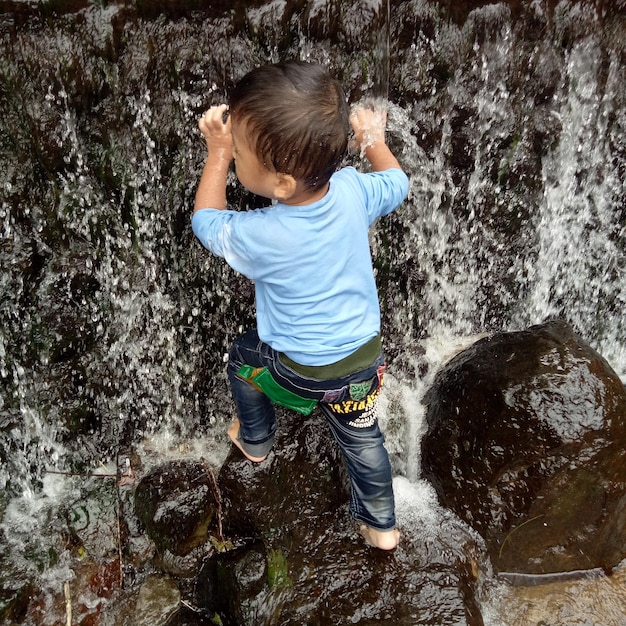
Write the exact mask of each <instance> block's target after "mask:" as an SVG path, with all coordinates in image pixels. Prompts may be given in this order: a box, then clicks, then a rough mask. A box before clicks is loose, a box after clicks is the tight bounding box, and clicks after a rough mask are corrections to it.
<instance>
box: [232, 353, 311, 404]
mask: <svg viewBox="0 0 626 626" xmlns="http://www.w3.org/2000/svg"><path fill="white" fill-rule="evenodd" d="M237 376H239V377H240V378H243V379H244V380H247V381H248V382H250V383H252V384H253V385H254V386H255V387H256V388H257V389H258V390H259V391H261V392H262V393H264V394H265V395H266V396H267V397H268V398H269V399H270V400H271V401H272V402H274V403H275V404H279V405H280V406H284V407H286V408H288V409H292V410H294V411H297V412H298V413H302V415H310V414H311V413H312V412H313V409H314V408H315V407H316V406H317V400H312V399H311V398H303V397H302V396H299V395H298V394H295V393H293V391H289V389H285V388H284V387H282V386H281V385H279V384H278V383H277V382H276V381H275V380H274V378H273V377H272V375H271V373H270V371H269V370H268V369H267V367H252V366H251V365H242V366H241V367H240V368H239V370H238V371H237Z"/></svg>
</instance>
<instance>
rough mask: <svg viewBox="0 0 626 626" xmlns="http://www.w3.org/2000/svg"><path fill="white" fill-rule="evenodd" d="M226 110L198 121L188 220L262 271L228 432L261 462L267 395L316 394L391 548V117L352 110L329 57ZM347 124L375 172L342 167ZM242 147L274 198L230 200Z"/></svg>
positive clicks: (368, 513) (284, 401) (258, 83)
mask: <svg viewBox="0 0 626 626" xmlns="http://www.w3.org/2000/svg"><path fill="white" fill-rule="evenodd" d="M227 109H228V107H227V106H226V105H221V106H217V107H213V108H211V109H210V110H209V111H207V112H206V113H205V115H204V116H203V117H202V119H201V120H200V122H199V127H200V130H201V132H202V134H203V135H204V138H205V141H206V145H207V149H208V156H207V160H206V164H205V166H204V170H203V172H202V176H201V179H200V183H199V186H198V191H197V194H196V200H195V207H194V216H193V219H192V227H193V230H194V233H195V234H196V236H197V237H198V239H199V240H200V241H201V242H202V244H203V245H204V246H205V247H206V248H207V249H209V250H210V251H211V252H213V253H214V254H216V255H217V256H221V257H223V258H225V259H226V261H227V262H228V263H229V265H231V266H232V267H233V268H234V269H235V270H236V271H238V272H240V273H242V274H244V275H245V276H247V277H248V278H250V279H251V280H253V281H255V293H256V307H257V314H256V316H257V327H258V328H257V329H253V330H250V331H248V332H247V333H245V334H244V335H243V336H242V337H240V338H239V339H237V340H236V341H235V343H234V345H233V347H232V349H231V352H230V355H229V362H228V377H229V381H230V384H231V387H232V392H233V398H234V400H235V404H236V407H237V414H238V419H236V420H234V421H233V423H232V425H231V427H230V428H229V430H228V434H229V436H230V438H231V439H232V441H233V443H234V444H235V445H236V446H237V447H238V448H239V449H240V450H241V452H242V453H243V454H244V455H245V456H246V457H247V458H248V459H250V460H251V461H253V462H255V463H260V462H262V461H263V460H265V458H266V456H267V454H268V453H269V451H270V449H271V447H272V443H273V440H274V432H275V429H276V424H275V417H274V409H273V405H272V402H274V403H276V404H281V405H283V406H287V407H290V408H292V409H294V410H296V411H298V412H300V413H302V414H304V415H308V414H310V413H311V411H312V410H313V408H314V407H315V406H316V405H319V407H320V408H321V410H322V412H323V413H324V415H325V417H326V420H327V422H328V424H329V426H330V429H331V431H332V433H333V435H334V437H335V439H336V440H337V442H338V444H339V446H340V448H341V450H342V453H343V456H344V459H345V461H346V466H347V469H348V474H349V476H350V483H351V501H350V512H351V515H352V516H353V517H354V518H355V519H356V520H357V521H358V522H359V524H360V532H361V534H362V535H363V537H364V538H365V540H366V541H367V542H368V543H369V544H370V545H372V546H375V547H378V548H382V549H386V550H390V549H393V548H395V547H396V546H397V544H398V541H399V537H400V533H399V532H398V530H397V529H396V528H395V514H394V499H393V489H392V477H391V466H390V463H389V457H388V454H387V451H386V449H385V447H384V445H383V443H384V438H383V435H382V433H381V431H380V429H379V426H378V420H377V418H376V412H375V406H376V398H377V396H378V394H379V392H380V387H381V384H382V377H383V371H384V367H385V364H384V356H383V353H382V349H381V341H380V334H379V333H380V311H379V304H378V295H377V292H376V285H375V282H374V275H373V271H372V261H371V256H370V249H369V241H368V228H369V226H370V225H371V224H372V223H373V222H374V220H375V219H376V218H377V217H379V216H381V215H386V214H388V213H390V212H391V211H393V210H394V209H395V208H396V207H397V206H398V205H399V204H400V203H401V202H402V201H403V200H404V198H405V197H406V195H407V193H408V179H407V176H406V174H404V172H403V171H402V170H401V168H400V165H399V164H398V161H397V160H396V158H395V157H394V156H393V154H392V153H391V151H390V150H389V148H388V147H387V145H386V144H385V139H384V132H385V121H386V120H385V116H384V115H382V114H380V113H374V112H373V111H369V110H365V109H361V110H357V111H356V112H355V113H354V114H353V115H352V116H350V113H349V110H348V106H347V104H346V100H345V97H344V94H343V91H342V89H341V86H340V85H339V83H338V82H336V81H335V80H333V79H332V78H331V76H330V75H329V74H328V72H327V71H326V70H325V68H323V67H322V66H320V65H315V64H309V63H303V62H298V61H292V62H287V63H279V64H276V65H268V66H263V67H259V68H257V69H255V70H252V71H251V72H249V73H248V74H247V75H246V76H244V77H243V79H242V80H241V81H240V82H239V83H238V84H237V86H236V87H235V89H234V90H233V92H232V94H231V99H230V111H229V113H230V115H229V117H228V119H227V120H226V121H224V116H225V114H226V111H227ZM350 123H351V124H352V128H353V130H354V134H355V141H356V143H357V144H358V146H360V147H361V148H362V149H363V150H364V152H365V155H366V157H367V159H368V160H369V161H370V163H371V165H372V169H373V170H374V172H373V173H370V174H361V173H358V172H357V171H356V170H355V169H354V168H352V167H347V168H344V169H342V170H340V171H337V169H338V168H339V166H340V164H341V162H342V160H343V159H344V157H345V154H346V151H347V146H348V134H349V130H350ZM233 158H234V161H235V171H236V174H237V178H238V179H239V181H240V182H241V184H242V185H243V186H244V187H246V188H247V189H248V190H250V191H251V192H253V193H255V194H257V195H259V196H263V197H266V198H271V199H272V200H274V201H275V203H274V204H273V205H272V206H270V207H267V208H262V209H256V210H253V211H230V210H225V209H226V180H227V173H228V169H229V165H230V162H231V160H232V159H233Z"/></svg>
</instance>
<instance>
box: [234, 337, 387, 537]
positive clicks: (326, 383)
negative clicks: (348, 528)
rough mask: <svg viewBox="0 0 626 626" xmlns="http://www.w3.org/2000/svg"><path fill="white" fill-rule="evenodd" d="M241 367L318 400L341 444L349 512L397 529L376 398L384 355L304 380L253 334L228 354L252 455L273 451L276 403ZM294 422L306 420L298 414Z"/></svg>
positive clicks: (376, 524) (374, 525)
mask: <svg viewBox="0 0 626 626" xmlns="http://www.w3.org/2000/svg"><path fill="white" fill-rule="evenodd" d="M242 365H249V366H252V367H253V368H257V367H266V368H267V369H268V370H269V372H270V373H271V375H272V378H273V379H274V380H275V381H276V382H277V383H278V384H279V385H280V386H282V387H283V388H285V389H287V390H289V391H291V392H293V393H295V394H297V395H299V396H301V397H304V398H312V399H315V400H318V401H319V407H320V409H321V410H322V413H323V414H324V416H325V417H326V421H327V423H328V425H329V427H330V430H331V432H332V434H333V436H334V438H335V440H336V441H337V443H338V444H339V447H340V449H341V451H342V453H343V457H344V460H345V463H346V467H347V470H348V475H349V477H350V485H351V497H350V513H351V515H352V516H353V517H354V518H355V519H356V520H358V521H361V522H364V523H365V524H367V525H368V526H371V527H372V528H376V529H378V530H391V529H392V528H394V527H395V514H394V498H393V489H392V476H391V464H390V462H389V455H388V454H387V450H386V449H385V447H384V441H385V439H384V437H383V434H382V432H381V431H380V428H379V426H378V419H377V417H376V398H377V396H378V394H379V392H380V388H381V385H382V375H383V371H384V355H383V354H382V352H380V353H379V354H378V357H377V358H376V359H375V361H374V362H373V363H372V364H371V365H370V366H368V367H366V368H365V369H361V370H360V371H357V372H354V373H350V374H348V375H346V376H341V377H339V378H335V379H331V380H328V379H326V380H318V379H316V378H311V377H309V376H304V375H302V374H300V373H298V372H296V371H295V370H294V369H292V368H291V367H289V366H288V365H286V364H285V363H284V362H283V360H281V355H280V353H278V352H276V351H275V350H273V349H272V348H271V347H270V346H268V345H267V344H265V343H263V342H262V341H261V340H260V339H259V336H258V334H257V332H256V330H250V331H248V332H247V333H245V334H244V335H242V336H241V337H239V338H238V339H237V340H236V341H235V343H234V344H233V347H232V349H231V351H230V357H229V362H228V378H229V380H230V384H231V388H232V392H233V398H234V400H235V404H236V406H237V413H238V416H239V422H240V430H239V436H240V443H241V445H242V446H243V448H244V449H245V450H246V452H248V453H249V454H250V455H251V456H255V457H263V456H265V455H266V454H267V453H268V452H269V451H270V449H271V447H272V444H273V442H274V433H275V431H276V420H275V415H274V407H273V404H272V402H271V401H270V400H269V399H268V398H267V396H265V395H264V394H263V393H262V392H261V391H259V390H258V389H257V388H256V387H255V386H254V385H253V384H251V383H250V382H248V380H245V379H244V378H242V377H241V376H240V375H238V372H239V370H240V368H241V366H242ZM295 419H306V418H304V417H303V416H301V415H296V416H295Z"/></svg>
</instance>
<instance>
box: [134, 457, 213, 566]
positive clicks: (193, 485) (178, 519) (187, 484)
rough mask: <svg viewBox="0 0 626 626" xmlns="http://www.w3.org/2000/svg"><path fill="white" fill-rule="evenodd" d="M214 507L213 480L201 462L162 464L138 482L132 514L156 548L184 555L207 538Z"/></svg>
mask: <svg viewBox="0 0 626 626" xmlns="http://www.w3.org/2000/svg"><path fill="white" fill-rule="evenodd" d="M215 510H216V502H215V497H214V485H213V479H212V478H211V475H210V474H209V470H208V468H207V467H206V466H205V465H204V464H203V463H197V462H189V461H174V462H171V463H168V464H166V465H162V466H160V467H158V468H156V469H154V470H153V471H152V472H150V473H149V474H148V475H147V476H145V477H144V478H143V479H142V480H141V482H140V483H139V484H138V485H137V489H136V491H135V513H136V515H137V517H138V518H139V520H140V521H141V522H142V523H143V525H144V527H145V529H146V532H147V533H148V535H149V536H150V538H151V539H152V540H153V541H154V543H155V544H156V546H157V548H159V550H161V551H164V550H169V551H170V552H171V553H173V554H176V555H181V556H184V555H186V554H188V553H189V552H191V550H193V549H194V548H195V547H197V546H199V545H202V544H204V543H205V542H206V541H207V533H208V528H209V525H210V524H211V522H212V520H213V516H214V514H215Z"/></svg>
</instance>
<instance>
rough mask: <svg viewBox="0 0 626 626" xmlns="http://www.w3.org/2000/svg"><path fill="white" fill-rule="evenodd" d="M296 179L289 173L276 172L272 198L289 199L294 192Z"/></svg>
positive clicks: (296, 183) (296, 184)
mask: <svg viewBox="0 0 626 626" xmlns="http://www.w3.org/2000/svg"><path fill="white" fill-rule="evenodd" d="M297 186H298V181H297V180H296V179H295V178H294V177H293V176H292V175H291V174H283V173H282V172H277V173H276V180H275V182H274V198H276V200H282V201H285V200H289V198H291V196H293V195H294V194H295V193H296V188H297Z"/></svg>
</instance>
